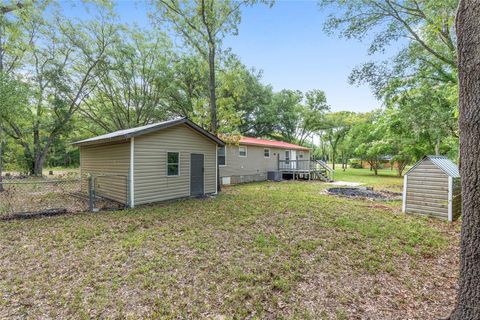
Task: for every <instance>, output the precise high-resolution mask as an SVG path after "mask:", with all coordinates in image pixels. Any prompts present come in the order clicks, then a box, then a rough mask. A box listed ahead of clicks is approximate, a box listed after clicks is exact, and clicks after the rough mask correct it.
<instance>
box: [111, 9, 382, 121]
mask: <svg viewBox="0 0 480 320" xmlns="http://www.w3.org/2000/svg"><path fill="white" fill-rule="evenodd" d="M147 10H148V9H147V7H146V6H145V5H144V4H143V3H142V2H135V1H133V0H131V1H130V0H121V1H118V2H117V3H116V11H117V12H118V14H119V15H120V17H121V18H122V20H123V21H125V22H128V23H137V24H138V25H140V26H147V25H148V18H147V14H146V11H147ZM327 15H328V13H327V12H324V11H323V12H322V11H321V10H320V9H319V7H318V2H317V1H298V0H290V1H286V0H277V1H276V3H275V5H274V6H273V7H271V8H269V7H267V6H265V5H256V6H253V7H248V8H244V9H243V14H242V23H241V25H240V27H239V35H238V36H229V37H228V38H227V39H225V41H224V47H230V48H231V49H232V50H233V52H234V53H235V54H237V55H238V56H239V57H240V59H241V60H242V62H243V63H244V64H245V65H247V66H248V67H255V68H256V69H260V70H263V82H264V83H269V84H271V85H272V86H273V88H274V90H275V91H279V90H281V89H298V90H301V91H304V92H305V91H307V90H310V89H321V90H324V91H325V93H326V95H327V100H328V103H329V104H330V106H331V107H332V110H334V111H339V110H350V111H357V112H365V111H369V110H372V109H375V108H378V107H380V106H381V103H380V101H378V100H376V99H375V97H374V96H373V94H372V93H371V90H370V88H369V87H368V86H360V87H356V86H352V85H350V84H349V83H348V76H349V74H350V72H351V70H352V69H353V68H354V67H355V66H357V65H359V64H361V63H362V62H366V61H369V60H371V59H373V58H372V57H369V56H368V55H367V49H368V41H364V42H360V41H357V40H345V39H339V38H338V37H336V36H327V35H326V34H325V33H324V32H323V29H322V26H323V23H324V22H325V20H326V19H327Z"/></svg>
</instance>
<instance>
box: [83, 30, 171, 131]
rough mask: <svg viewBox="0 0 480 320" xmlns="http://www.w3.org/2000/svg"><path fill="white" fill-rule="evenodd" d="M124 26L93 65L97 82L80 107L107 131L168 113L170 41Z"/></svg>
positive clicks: (162, 36)
mask: <svg viewBox="0 0 480 320" xmlns="http://www.w3.org/2000/svg"><path fill="white" fill-rule="evenodd" d="M124 29H125V30H123V31H119V32H118V34H117V35H116V39H115V41H113V43H112V45H111V46H110V48H108V50H107V51H106V54H105V55H106V56H105V59H104V61H103V63H101V64H99V66H98V67H97V68H96V70H95V75H96V78H97V85H96V86H95V88H94V90H93V92H92V93H91V94H90V97H89V98H88V99H86V100H85V101H84V103H83V105H82V107H81V108H80V113H81V114H82V115H83V116H84V117H86V118H87V119H89V120H90V121H93V122H94V123H95V125H96V126H97V127H99V128H101V129H102V131H106V132H111V131H116V130H121V129H126V128H131V127H136V126H141V125H145V124H148V123H151V122H153V121H160V120H165V119H166V118H167V114H168V113H169V110H167V109H169V108H168V106H167V103H168V101H167V99H166V98H167V95H168V91H169V87H170V85H171V83H172V81H171V80H172V79H173V72H172V71H171V69H172V64H171V61H172V60H173V59H172V58H173V53H172V51H171V45H170V43H169V41H168V40H167V38H166V37H165V36H164V35H163V34H161V33H160V34H159V33H158V32H155V33H153V32H148V31H146V30H140V29H133V28H132V27H128V26H125V28H124ZM170 109H171V110H172V111H173V110H174V106H172V107H170Z"/></svg>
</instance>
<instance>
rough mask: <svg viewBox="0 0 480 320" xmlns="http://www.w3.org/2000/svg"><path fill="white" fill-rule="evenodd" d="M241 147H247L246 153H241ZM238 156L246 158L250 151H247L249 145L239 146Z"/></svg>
mask: <svg viewBox="0 0 480 320" xmlns="http://www.w3.org/2000/svg"><path fill="white" fill-rule="evenodd" d="M240 148H244V149H245V155H244V156H242V155H241V153H240ZM238 156H239V157H242V158H246V157H247V156H248V151H247V146H238Z"/></svg>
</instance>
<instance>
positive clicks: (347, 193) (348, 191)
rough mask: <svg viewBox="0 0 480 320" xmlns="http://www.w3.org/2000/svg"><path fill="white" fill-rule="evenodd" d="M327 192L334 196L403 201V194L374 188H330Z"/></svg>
mask: <svg viewBox="0 0 480 320" xmlns="http://www.w3.org/2000/svg"><path fill="white" fill-rule="evenodd" d="M327 192H328V193H329V194H332V195H338V196H344V197H349V198H363V199H373V200H401V199H402V194H401V193H399V192H392V191H386V190H381V191H374V190H373V189H372V188H329V189H327Z"/></svg>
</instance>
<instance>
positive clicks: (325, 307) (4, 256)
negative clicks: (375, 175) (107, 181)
mask: <svg viewBox="0 0 480 320" xmlns="http://www.w3.org/2000/svg"><path fill="white" fill-rule="evenodd" d="M324 187H325V185H324V184H321V183H315V182H284V183H255V184H248V185H242V186H236V187H231V188H228V189H226V190H225V191H224V192H223V193H222V194H221V195H220V196H218V197H217V198H214V199H208V200H184V201H178V202H174V203H170V204H163V205H159V206H152V207H145V208H139V209H135V210H127V211H119V212H102V213H98V214H90V213H85V214H76V215H68V216H62V217H51V218H41V219H36V220H29V221H11V222H0V318H12V317H13V318H15V317H16V318H24V317H26V318H131V319H138V318H217V319H218V318H220V319H221V318H225V319H230V318H267V319H268V318H271V319H275V318H301V319H308V318H315V319H319V318H320V319H365V318H369V319H407V318H409V319H428V318H432V319H433V318H435V317H439V316H443V315H446V314H447V313H448V311H449V310H450V308H451V307H452V305H453V299H454V296H455V295H454V293H455V285H456V279H455V276H456V265H457V261H456V256H457V249H456V246H457V242H458V229H459V226H458V225H457V224H453V225H448V224H446V223H444V222H441V221H436V220H431V219H425V218H420V217H410V216H404V215H402V214H400V213H399V204H398V203H382V204H381V206H375V205H374V203H372V202H371V201H369V202H367V201H358V200H349V199H342V198H337V197H331V196H326V195H321V194H320V191H321V190H322V189H323V188H324Z"/></svg>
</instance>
